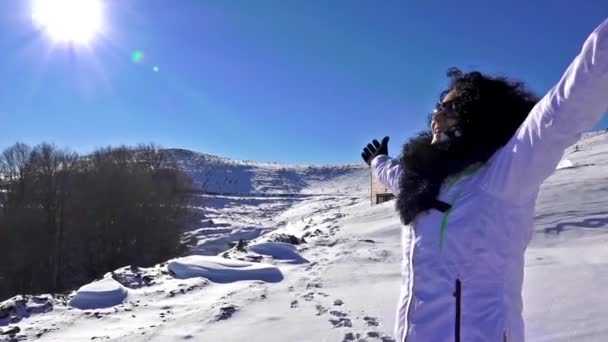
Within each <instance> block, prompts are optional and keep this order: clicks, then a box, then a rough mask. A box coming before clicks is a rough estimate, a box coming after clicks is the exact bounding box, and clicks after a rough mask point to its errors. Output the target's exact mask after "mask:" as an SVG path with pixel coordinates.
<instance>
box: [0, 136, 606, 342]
mask: <svg viewBox="0 0 608 342" xmlns="http://www.w3.org/2000/svg"><path fill="white" fill-rule="evenodd" d="M575 150H578V151H576V152H575ZM606 152H608V134H604V133H602V134H598V133H596V134H589V135H587V136H585V137H584V139H583V140H582V141H581V142H580V143H579V144H578V149H577V148H576V147H574V146H573V147H572V148H570V149H569V150H568V151H567V153H566V155H565V159H568V160H569V161H570V162H571V165H570V167H567V168H563V169H560V170H557V171H556V173H555V174H554V175H553V176H552V177H551V178H549V179H548V180H547V182H546V183H545V184H544V186H543V188H542V191H541V194H540V196H539V199H538V204H537V213H536V227H535V235H534V237H533V241H532V243H531V245H530V248H529V250H528V253H527V256H526V270H525V271H526V275H525V285H524V296H525V318H526V324H527V325H526V331H527V338H528V341H606V340H608V328H607V327H608V326H607V325H606V322H605V321H606V317H608V295H607V294H608V290H606V289H608V208H606V203H608V192H607V191H606V190H608V177H606V175H608V153H606ZM184 160H185V161H183V163H184V164H188V165H195V163H194V162H190V161H188V159H187V158H186V159H184ZM216 162H217V163H218V164H216V165H218V166H217V167H220V169H221V168H223V169H222V170H226V165H235V168H234V170H243V171H242V172H243V173H240V174H241V175H242V174H244V173H245V172H251V174H250V175H249V176H247V177H249V178H247V177H245V176H243V179H247V181H243V184H245V183H247V182H248V183H247V184H249V185H250V186H246V187H242V188H240V187H236V185H235V186H234V187H232V188H231V187H228V188H221V189H220V188H219V184H221V183H222V182H221V181H217V182H216V183H215V184H218V188H217V191H215V192H222V193H230V194H229V195H227V194H226V195H209V194H208V195H201V201H200V203H199V204H200V207H201V210H205V212H206V213H207V220H208V221H204V222H201V223H200V225H201V227H199V228H196V227H195V228H196V229H194V230H193V232H191V233H188V234H186V236H187V237H189V238H190V239H191V240H192V248H193V253H195V254H199V255H206V256H193V257H185V258H176V259H174V260H169V261H168V262H167V263H164V264H161V265H157V266H156V267H153V268H148V269H136V268H130V267H128V266H127V267H124V268H122V269H119V270H117V271H116V272H114V273H113V274H110V273H109V274H108V275H107V276H106V280H105V281H103V282H101V284H104V286H89V287H85V288H84V289H85V290H88V292H89V293H85V295H84V296H82V294H81V293H78V294H76V297H78V296H79V295H81V296H80V297H81V298H83V300H84V301H85V302H86V300H87V299H88V298H93V299H94V301H95V302H96V303H108V304H107V305H113V304H115V300H116V299H117V297H118V299H120V300H121V304H118V305H115V306H112V307H107V308H97V309H84V310H82V309H77V308H74V307H71V306H70V305H69V298H51V297H49V296H41V297H36V298H15V299H14V300H13V301H11V302H6V303H5V304H4V309H3V308H1V307H0V326H3V328H2V329H4V330H5V331H7V330H9V329H12V335H13V336H15V338H17V339H22V340H26V339H28V340H29V339H31V340H39V341H91V340H93V341H104V340H111V341H243V340H246V341H250V342H255V341H264V342H267V341H357V340H361V341H392V338H391V336H392V329H393V321H394V318H395V309H396V305H397V300H398V296H399V286H400V282H401V274H400V270H401V266H400V263H401V240H400V239H401V238H400V234H401V231H402V226H401V224H400V222H399V219H398V217H397V215H396V213H395V211H394V208H393V206H394V202H392V201H391V202H387V203H384V204H382V205H378V206H374V207H371V206H370V205H369V198H368V194H367V187H368V184H369V170H368V169H367V168H363V167H361V166H340V167H336V169H332V167H331V166H325V167H318V168H314V167H313V168H312V170H317V171H314V172H312V171H310V172H308V171H307V170H308V169H307V167H300V166H280V165H273V164H269V165H268V164H266V165H265V164H259V163H250V164H251V165H249V166H247V167H250V168H249V169H246V166H243V165H246V164H247V163H244V162H236V161H226V160H219V159H218V160H216ZM231 163H232V164H231ZM283 168H284V169H285V171H284V172H286V173H288V174H290V175H292V176H289V177H285V178H284V179H288V180H289V181H288V182H289V184H293V185H290V186H288V187H285V188H284V189H283V188H281V185H278V184H279V183H278V182H277V183H274V182H273V181H272V179H269V180H268V181H267V180H264V179H268V178H270V177H273V176H269V175H274V173H273V172H275V171H274V170H282V169H283ZM244 170H247V171H244ZM323 170H325V171H327V173H326V174H324V173H323ZM191 172H192V174H193V175H196V174H202V175H204V174H205V171H202V172H200V173H199V171H197V170H196V167H195V166H192V168H191ZM217 172H220V171H217ZM222 172H224V171H222ZM239 172H241V171H234V173H232V172H228V171H225V173H226V174H239ZM281 172H283V171H281ZM258 174H259V175H260V177H257V176H258ZM238 179H241V178H238ZM282 182H287V181H282ZM239 184H240V181H239ZM281 184H283V183H281ZM298 184H299V185H298ZM233 185H234V183H233ZM346 189H348V190H346ZM273 193H274V194H275V195H276V194H279V193H281V194H286V193H289V194H292V195H294V196H293V197H283V196H274V197H272V196H269V194H273ZM209 221H211V222H209ZM222 239H223V240H222ZM239 240H243V241H240V243H239V244H237V245H236V246H234V248H231V249H229V250H227V251H226V244H227V243H230V242H238V241H239ZM244 240H250V241H247V242H245V241H244ZM287 243H291V244H287ZM218 253H219V255H220V256H221V257H219V258H218V257H217V256H214V255H215V254H218ZM97 284H99V283H97ZM117 284H118V285H117ZM110 285H111V286H110ZM119 285H120V286H119ZM123 288H124V289H126V291H127V294H126V297H125V298H123V297H122V295H121V296H116V294H120V293H122V289H123ZM93 290H95V291H93ZM90 292H95V293H94V294H91V293H90ZM104 294H105V295H107V296H108V300H107V301H104V300H103V296H104ZM81 302H82V301H81ZM8 303H12V304H13V307H12V309H9V308H8V307H7V304H8ZM28 310H29V313H28ZM26 316H29V317H26ZM20 317H26V318H23V319H21V320H19V319H20ZM11 319H12V320H14V321H15V322H14V323H10V321H11ZM18 320H19V321H18ZM16 327H18V328H19V331H18V332H17V331H16ZM8 336H9V335H5V338H6V339H8ZM2 338H3V337H0V341H1V340H2Z"/></svg>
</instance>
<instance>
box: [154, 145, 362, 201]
mask: <svg viewBox="0 0 608 342" xmlns="http://www.w3.org/2000/svg"><path fill="white" fill-rule="evenodd" d="M165 151H166V152H167V153H169V155H171V156H172V157H174V158H175V159H176V160H177V162H178V165H179V166H180V167H181V168H182V169H184V170H185V171H186V172H187V173H188V174H189V175H190V176H191V177H192V179H193V181H194V184H193V185H194V188H195V189H196V190H201V191H205V192H210V193H217V194H228V195H280V194H300V193H308V194H310V193H311V192H310V191H311V190H310V189H311V188H314V189H315V190H314V191H321V192H322V193H329V192H337V193H340V192H341V193H346V192H347V191H348V193H352V191H353V190H354V189H339V188H336V187H335V186H334V187H332V186H331V184H334V183H332V181H333V180H335V179H336V178H338V177H352V175H353V174H364V173H366V172H367V170H366V169H367V168H366V167H365V166H364V165H363V164H362V163H361V164H344V165H325V166H323V165H284V164H275V163H259V162H252V161H239V160H233V159H227V158H221V157H217V156H212V155H208V154H203V153H196V152H192V151H186V150H179V149H169V150H165ZM324 182H329V184H328V186H327V188H325V187H324V186H321V185H322V183H324ZM306 189H307V190H308V191H305V190H306ZM357 190H358V191H361V188H358V189H357ZM357 190H354V191H357Z"/></svg>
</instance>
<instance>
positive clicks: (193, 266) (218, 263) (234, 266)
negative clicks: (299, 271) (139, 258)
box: [167, 255, 283, 283]
mask: <svg viewBox="0 0 608 342" xmlns="http://www.w3.org/2000/svg"><path fill="white" fill-rule="evenodd" d="M167 268H168V269H169V271H171V273H172V274H173V275H174V276H175V277H176V278H180V279H187V278H194V277H204V278H207V279H209V280H210V281H212V282H214V283H232V282H235V281H243V280H260V281H265V282H268V283H276V282H280V281H281V280H283V274H282V273H281V271H280V270H279V269H278V268H276V267H274V266H272V265H265V264H261V263H252V262H246V261H239V260H231V259H225V258H222V257H217V256H201V255H191V256H187V257H184V258H178V259H174V260H172V261H170V262H169V265H168V266H167Z"/></svg>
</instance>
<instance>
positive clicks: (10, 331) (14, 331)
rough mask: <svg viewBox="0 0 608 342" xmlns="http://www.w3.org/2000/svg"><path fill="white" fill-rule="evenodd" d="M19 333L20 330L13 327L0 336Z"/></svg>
mask: <svg viewBox="0 0 608 342" xmlns="http://www.w3.org/2000/svg"><path fill="white" fill-rule="evenodd" d="M20 331H21V328H19V327H17V326H14V327H12V328H8V329H6V330H4V331H2V332H1V333H0V335H16V334H18V333H19V332H20Z"/></svg>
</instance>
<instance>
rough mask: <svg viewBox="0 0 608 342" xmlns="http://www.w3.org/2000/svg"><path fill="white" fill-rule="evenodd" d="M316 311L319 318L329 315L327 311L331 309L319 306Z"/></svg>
mask: <svg viewBox="0 0 608 342" xmlns="http://www.w3.org/2000/svg"><path fill="white" fill-rule="evenodd" d="M316 309H317V316H321V315H324V314H326V313H327V311H329V309H328V308H326V307H324V306H323V305H317V306H316Z"/></svg>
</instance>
